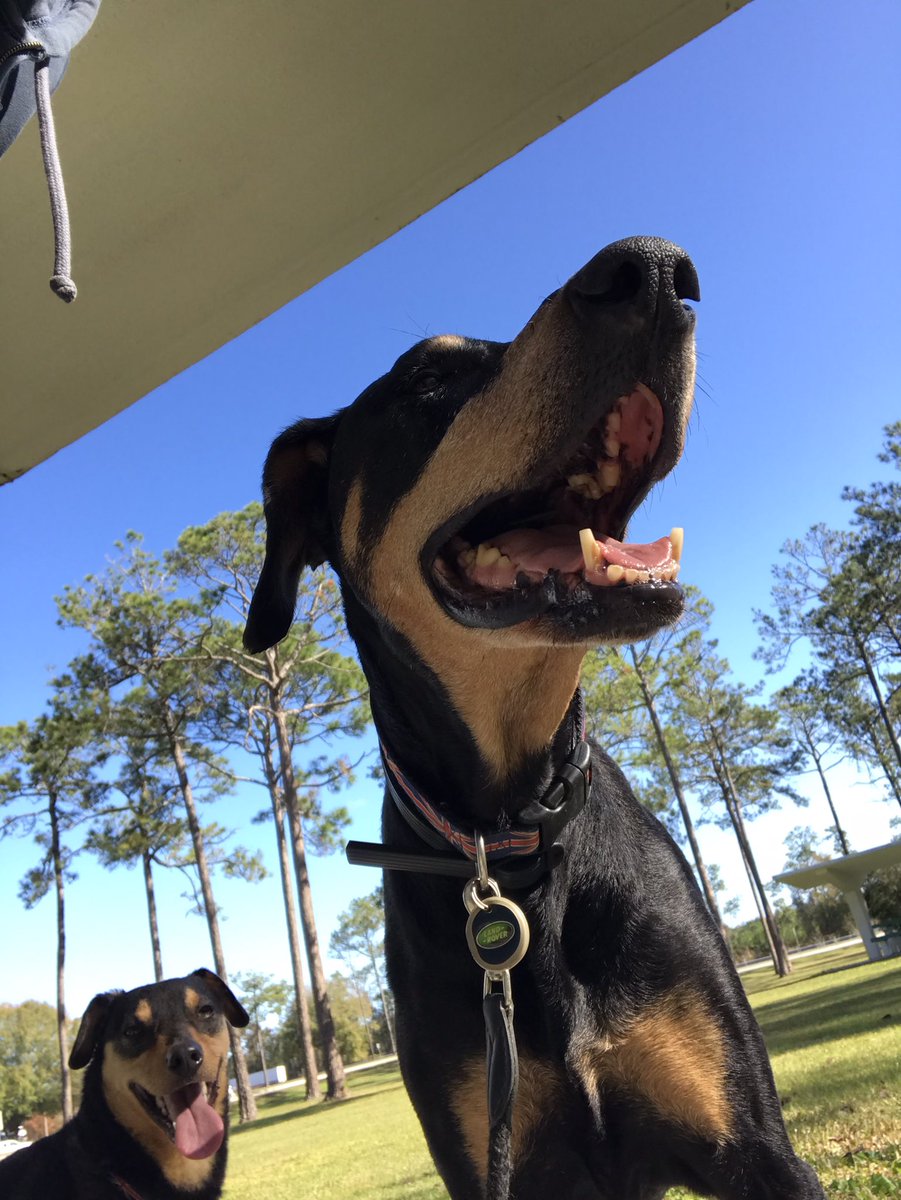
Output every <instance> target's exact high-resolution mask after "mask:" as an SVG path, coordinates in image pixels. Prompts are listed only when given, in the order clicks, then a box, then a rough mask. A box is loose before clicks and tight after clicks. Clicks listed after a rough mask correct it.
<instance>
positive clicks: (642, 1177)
mask: <svg viewBox="0 0 901 1200" xmlns="http://www.w3.org/2000/svg"><path fill="white" fill-rule="evenodd" d="M697 298H698V283H697V277H696V274H695V270H694V267H693V266H692V264H691V261H690V260H689V258H688V257H687V256H686V255H685V254H684V253H683V252H682V251H680V250H678V249H677V248H676V247H674V246H672V245H670V244H668V243H665V242H661V241H658V240H656V239H650V238H635V239H630V240H628V241H624V242H619V243H617V244H615V245H613V246H609V247H608V248H607V249H606V250H603V251H602V252H601V253H600V254H599V255H597V256H596V257H595V258H594V259H592V261H591V262H590V263H588V264H587V266H585V267H584V268H583V269H582V270H581V271H579V272H578V273H577V274H576V275H575V276H574V277H573V278H572V279H571V280H570V281H569V282H568V283H567V284H566V285H565V287H563V288H562V289H560V290H559V291H558V292H556V293H554V294H553V295H552V296H550V297H549V298H548V299H547V300H546V301H545V302H544V304H542V306H541V307H540V308H539V309H538V311H537V312H536V314H535V315H534V316H533V317H532V319H531V320H530V321H529V322H528V324H527V325H526V327H525V328H524V329H523V331H522V332H521V333H520V334H519V335H518V336H517V337H516V338H515V340H514V341H512V342H511V343H509V344H499V343H496V342H485V341H475V340H471V339H469V338H462V337H435V338H430V339H428V340H427V341H424V342H422V343H420V344H419V345H417V346H415V347H414V348H413V349H411V350H410V351H408V352H407V353H405V354H404V355H403V356H402V357H401V358H400V359H399V360H398V361H397V363H396V364H395V365H394V367H393V368H392V369H391V371H389V373H388V374H387V375H385V376H384V377H383V378H381V379H379V380H377V381H376V382H375V383H374V384H372V386H371V387H369V388H368V389H367V390H366V391H365V392H364V393H363V394H362V395H361V396H360V397H359V398H358V399H357V400H356V401H355V402H354V403H353V404H352V405H351V406H350V407H348V408H346V409H344V410H342V411H341V412H339V413H337V414H336V415H335V416H333V417H328V418H324V419H317V420H306V421H300V422H299V423H298V424H296V425H294V426H293V427H291V428H290V429H288V430H287V431H286V432H285V433H283V434H282V435H281V436H280V437H279V438H278V439H277V440H276V441H275V443H274V444H273V446H272V449H271V451H270V454H269V457H268V459H267V463H266V468H265V473H264V495H265V509H266V518H267V550H266V559H265V564H264V567H263V571H262V574H261V577H260V581H259V585H258V587H257V591H256V594H255V596H254V601H253V605H252V608H251V612H250V617H249V621H248V626H247V633H246V642H247V645H248V646H249V647H250V648H251V649H254V650H259V649H262V648H264V647H266V646H270V645H272V644H273V643H274V642H276V641H277V640H278V639H279V638H281V637H283V636H284V635H285V633H286V631H287V630H288V627H289V625H290V623H291V619H292V615H293V608H294V603H295V593H296V586H297V581H298V577H299V574H300V572H301V571H302V570H303V569H304V567H306V566H308V565H316V564H318V563H320V562H322V561H324V560H328V561H329V562H330V563H331V564H332V566H333V567H334V569H335V571H336V572H337V574H338V576H339V577H340V580H341V585H342V588H343V595H344V602H345V607H346V612H347V621H348V626H349V629H350V632H351V634H352V636H353V637H354V639H355V641H356V643H357V646H358V648H359V653H360V657H361V660H362V663H363V667H364V669H365V671H366V674H367V676H368V678H369V682H370V686H371V694H372V708H373V713H374V716H375V721H376V725H377V727H378V731H379V735H380V737H381V740H382V743H383V747H384V750H385V756H386V763H387V765H388V771H389V779H390V780H391V781H392V785H393V792H394V793H395V794H397V796H398V797H399V798H398V799H397V800H395V799H394V798H393V797H391V798H389V800H388V801H387V802H386V805H385V811H384V838H385V842H386V843H390V844H391V845H392V846H393V847H396V848H399V849H400V850H401V851H404V852H407V853H414V854H415V853H423V852H425V853H429V852H430V850H431V846H432V844H433V843H434V841H435V838H436V836H437V835H438V834H439V833H440V835H441V837H442V838H443V839H444V841H445V843H447V844H449V845H446V846H445V848H446V849H447V848H449V846H454V847H456V848H458V849H461V850H462V851H463V852H464V853H471V851H472V845H473V835H474V831H479V832H482V833H483V834H484V835H485V837H486V839H488V844H489V847H490V849H491V853H490V854H489V859H490V860H491V861H490V864H489V865H490V866H491V870H492V873H493V874H496V875H499V876H500V875H501V874H503V875H504V876H505V885H504V886H505V891H506V893H509V894H510V895H511V896H512V898H514V899H515V900H516V901H517V902H518V903H519V904H520V905H521V906H522V908H523V909H524V910H525V912H526V914H527V916H528V920H529V923H530V925H531V947H530V949H529V951H528V954H527V955H526V958H525V960H524V961H523V963H522V964H521V965H519V966H517V967H516V968H515V969H514V971H513V973H512V976H513V993H514V999H515V1011H516V1015H515V1026H516V1035H517V1038H518V1042H519V1046H520V1054H521V1076H520V1086H519V1096H518V1100H517V1103H516V1110H515V1118H514V1126H513V1135H512V1154H513V1162H514V1178H513V1186H512V1194H513V1196H514V1197H516V1200H547V1197H549V1196H553V1197H559V1198H560V1200H564V1198H571V1200H575V1198H578V1200H601V1198H603V1200H652V1198H657V1197H661V1196H663V1195H664V1193H665V1192H666V1190H667V1188H669V1187H671V1186H673V1185H676V1184H684V1185H687V1186H689V1187H691V1188H694V1189H695V1190H696V1191H698V1192H701V1193H702V1194H706V1195H713V1196H717V1197H720V1198H721V1200H815V1198H818V1197H822V1196H823V1193H822V1191H821V1189H820V1186H819V1184H818V1183H817V1181H816V1179H815V1177H814V1175H813V1173H812V1171H811V1170H810V1168H809V1167H807V1166H806V1165H805V1164H803V1163H802V1162H801V1161H800V1160H799V1159H798V1158H797V1157H796V1156H795V1154H794V1153H793V1151H792V1148H791V1146H790V1144H789V1142H788V1139H787V1137H786V1133H785V1129H784V1126H783V1121H782V1115H781V1111H780V1104H779V1099H778V1097H777V1095H776V1091H775V1088H774V1085H773V1079H772V1074H771V1071H770V1067H769V1063H768V1060H767V1055H766V1051H765V1049H764V1045H763V1042H762V1039H761V1036H760V1033H759V1030H758V1028H757V1025H756V1023H755V1021H754V1018H753V1016H752V1014H751V1012H750V1009H749V1007H748V1004H747V1001H746V1000H745V997H744V994H743V992H742V988H741V985H740V983H739V981H738V978H737V977H736V974H735V971H734V969H733V967H732V963H731V961H730V958H729V955H728V953H727V951H726V948H725V946H724V945H723V942H722V940H721V939H720V935H719V933H718V931H717V929H716V927H715V925H714V923H713V921H712V920H711V917H710V915H709V913H708V912H707V911H706V909H705V906H704V904H703V902H702V900H701V897H700V894H699V892H698V889H697V887H696V886H695V883H694V881H693V878H692V875H691V872H690V870H689V868H688V866H687V865H686V863H685V860H684V859H683V857H682V855H681V853H680V852H679V850H678V849H677V847H676V846H675V845H674V843H673V842H672V840H671V839H670V838H669V836H668V835H667V833H666V832H665V831H664V829H663V828H662V826H661V825H660V824H658V822H657V821H656V820H655V819H654V818H653V817H651V816H650V815H649V814H648V813H647V812H646V811H645V810H644V809H642V808H641V807H640V806H639V804H638V803H637V802H636V800H635V799H634V797H633V795H632V794H631V792H630V790H629V788H628V785H627V784H626V782H625V780H624V778H623V776H622V775H621V773H620V772H619V771H618V770H617V768H616V767H615V766H614V764H613V763H612V762H611V761H610V759H609V758H607V756H606V755H605V754H604V753H603V751H602V750H601V749H600V748H599V747H597V746H595V747H593V748H592V751H591V779H592V781H591V787H590V795H589V796H588V800H587V803H586V804H585V806H584V808H583V809H582V810H581V812H579V813H578V814H577V815H572V819H571V820H570V821H569V822H568V823H567V824H566V825H565V827H564V828H562V829H561V828H560V825H561V824H562V821H560V820H557V818H556V816H554V814H549V813H548V808H549V806H548V805H545V804H543V803H542V798H545V799H546V798H547V797H548V796H554V795H558V796H559V794H560V788H559V785H558V784H556V785H555V777H557V776H558V775H559V773H560V771H561V765H562V764H564V762H566V761H567V760H568V759H569V758H570V757H571V755H572V752H573V747H574V746H575V745H577V743H578V742H579V739H580V736H581V731H580V728H579V724H580V722H579V715H578V707H579V704H578V693H577V687H578V680H579V671H580V666H581V663H582V659H583V657H584V655H585V653H586V651H587V650H588V649H590V648H591V647H593V646H596V645H597V644H598V643H603V642H608V643H609V642H627V641H630V640H634V639H641V638H646V637H648V636H649V635H650V634H652V633H653V632H654V631H655V630H656V629H659V628H660V627H662V626H664V625H666V624H668V623H671V622H673V621H675V620H676V619H677V618H678V616H679V614H680V612H681V609H682V594H681V591H680V589H679V587H678V585H677V583H676V582H675V575H676V573H677V569H678V558H679V553H680V548H681V546H680V543H681V538H680V536H679V534H677V533H676V532H675V531H674V535H673V536H672V537H671V538H666V537H664V538H661V539H660V540H659V541H658V542H655V543H653V544H649V545H636V544H631V545H630V544H625V543H623V542H622V540H621V539H622V538H623V535H624V532H625V528H626V522H627V520H628V518H629V516H630V514H631V513H632V512H633V511H634V509H635V507H636V506H637V504H638V503H639V502H640V500H641V499H642V498H643V497H644V496H645V495H646V494H647V492H648V490H649V489H650V488H651V486H652V484H654V483H655V482H656V481H658V480H660V479H662V478H663V477H664V476H665V475H666V474H667V473H668V472H669V471H670V470H671V469H672V467H673V466H674V465H675V464H676V462H677V460H678V458H679V456H680V453H681V450H682V446H683V440H684V435H685V427H686V422H687V419H688V415H689V410H690V408H691V403H692V394H693V390H694V317H693V314H692V312H691V311H690V309H689V307H688V306H687V304H686V303H685V301H686V300H695V299H697ZM574 697H575V699H574ZM563 774H564V775H566V771H565V770H564V772H563ZM555 786H556V787H557V791H556V792H555V791H554V788H555ZM564 790H565V789H564ZM404 797H406V800H404ZM536 802H538V803H537V804H536ZM555 803H556V801H555ZM536 814H537V816H536ZM545 817H548V821H547V823H546V824H545V825H542V822H543V821H544V818H545ZM417 831H418V832H417ZM543 831H544V832H543ZM548 831H551V837H550V838H548V837H545V834H547V833H548ZM536 839H537V842H536ZM424 841H425V842H426V843H428V844H426V845H424V844H423V843H424ZM551 841H553V843H554V845H551V844H550V843H551ZM554 846H556V847H557V848H556V849H555V848H554ZM559 847H562V861H559V860H560V857H561V851H560V849H559ZM517 855H518V856H519V857H516V856H517ZM467 869H468V868H467ZM518 870H519V871H520V872H521V874H520V876H519V878H520V880H521V883H520V885H519V886H518V887H517V882H516V881H517V871H518ZM385 894H386V919H387V927H386V934H387V953H388V965H389V971H390V977H391V983H392V987H393V989H394V994H395V998H396V1005H397V1033H398V1043H399V1051H400V1058H401V1065H402V1069H403V1074H404V1078H405V1080H406V1083H407V1086H408V1089H409V1092H410V1095H411V1096H412V1099H413V1103H414V1105H415V1106H416V1110H417V1112H418V1114H419V1117H420V1120H421V1122H422V1125H423V1128H424V1130H425V1134H426V1137H427V1139H428V1142H429V1146H430V1148H431V1151H432V1154H433V1156H434V1159H435V1162H436V1163H437V1166H438V1169H439V1171H440V1172H441V1175H442V1177H443V1179H444V1181H445V1183H446V1185H447V1187H448V1190H449V1191H450V1194H451V1195H452V1196H453V1197H454V1200H475V1198H476V1197H479V1196H482V1195H484V1194H485V1186H486V1185H485V1175H486V1166H485V1163H486V1147H487V1141H488V1120H487V1115H486V1101H485V1052H484V1025H483V1016H482V992H481V977H480V976H479V973H478V970H477V968H476V967H475V965H474V964H473V962H472V960H471V959H470V956H469V953H468V951H467V945H466V941H465V938H464V935H463V923H464V920H465V913H464V911H463V908H462V905H461V895H460V882H459V880H457V881H455V880H453V879H446V878H440V877H435V876H432V875H419V874H402V873H399V872H393V871H392V872H388V873H387V875H386V883H385Z"/></svg>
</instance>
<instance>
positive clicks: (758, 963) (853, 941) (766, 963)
mask: <svg viewBox="0 0 901 1200" xmlns="http://www.w3.org/2000/svg"><path fill="white" fill-rule="evenodd" d="M862 945H863V939H862V938H860V937H858V935H857V934H856V933H853V934H851V935H850V937H845V938H839V940H838V941H836V942H824V943H823V945H822V946H808V947H807V949H806V950H789V952H788V957H789V958H790V959H791V961H792V962H794V961H795V959H797V958H810V957H812V955H814V954H831V953H832V951H833V950H844V949H845V947H846V946H862ZM772 965H773V963H772V959H771V958H770V957H769V955H767V956H766V958H755V959H754V960H753V961H752V962H746V963H742V964H741V966H740V967H739V968H738V973H739V975H743V974H744V973H745V971H756V970H757V969H758V968H759V967H771V966H772Z"/></svg>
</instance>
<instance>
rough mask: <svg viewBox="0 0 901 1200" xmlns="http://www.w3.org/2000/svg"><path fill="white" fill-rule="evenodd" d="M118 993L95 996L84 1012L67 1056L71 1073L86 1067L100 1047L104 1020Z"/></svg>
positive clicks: (102, 993) (104, 1026)
mask: <svg viewBox="0 0 901 1200" xmlns="http://www.w3.org/2000/svg"><path fill="white" fill-rule="evenodd" d="M118 995H121V993H120V992H101V993H100V995H99V996H95V997H94V999H93V1000H92V1001H91V1003H90V1004H89V1005H88V1006H87V1008H86V1009H85V1010H84V1016H83V1017H82V1018H81V1024H80V1025H79V1026H78V1036H77V1037H76V1038H75V1045H74V1046H73V1047H72V1053H71V1054H70V1055H69V1066H70V1067H71V1068H72V1070H73V1071H80V1070H81V1068H82V1067H86V1066H87V1065H88V1063H89V1062H90V1061H91V1059H92V1058H93V1056H94V1051H95V1050H96V1049H97V1047H98V1046H99V1045H100V1040H101V1038H102V1037H103V1031H104V1029H105V1028H106V1018H107V1017H108V1016H109V1007H110V1005H111V1004H112V1002H113V1000H114V999H115V997H116V996H118Z"/></svg>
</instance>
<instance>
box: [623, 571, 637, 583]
mask: <svg viewBox="0 0 901 1200" xmlns="http://www.w3.org/2000/svg"><path fill="white" fill-rule="evenodd" d="M623 578H624V579H625V581H626V583H635V581H636V580H637V579H638V572H637V571H636V569H635V568H634V567H626V568H625V570H624V571H623Z"/></svg>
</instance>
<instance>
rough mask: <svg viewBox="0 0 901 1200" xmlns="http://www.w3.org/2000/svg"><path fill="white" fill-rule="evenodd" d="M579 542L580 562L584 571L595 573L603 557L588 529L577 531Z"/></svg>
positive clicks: (596, 541) (597, 543)
mask: <svg viewBox="0 0 901 1200" xmlns="http://www.w3.org/2000/svg"><path fill="white" fill-rule="evenodd" d="M579 541H580V542H581V544H582V561H583V562H584V563H585V570H586V571H597V569H598V567H599V566H600V564H601V559H602V557H603V555H602V554H601V546H600V543H599V542H598V540H597V538H596V537H595V536H594V534H593V533H592V532H591V530H590V529H580V530H579Z"/></svg>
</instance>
